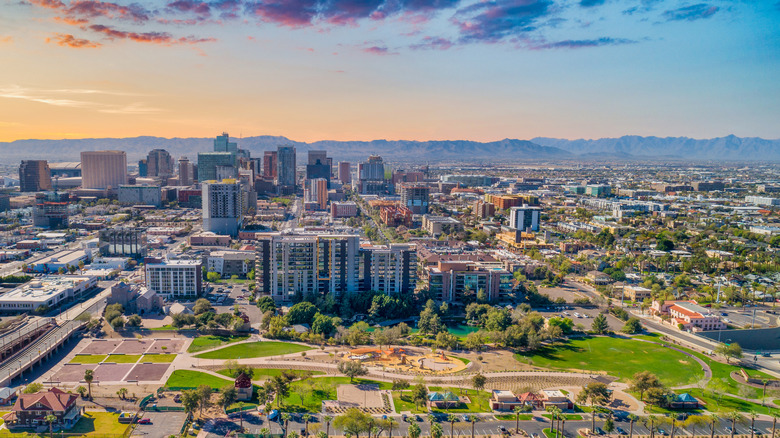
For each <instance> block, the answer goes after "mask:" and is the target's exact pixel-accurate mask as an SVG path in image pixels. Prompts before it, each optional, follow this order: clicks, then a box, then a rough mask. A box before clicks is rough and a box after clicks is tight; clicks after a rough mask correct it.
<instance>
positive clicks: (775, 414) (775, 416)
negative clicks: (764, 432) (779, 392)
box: [770, 411, 778, 438]
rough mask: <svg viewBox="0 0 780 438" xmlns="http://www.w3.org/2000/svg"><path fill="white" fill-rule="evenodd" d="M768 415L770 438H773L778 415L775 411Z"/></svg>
mask: <svg viewBox="0 0 780 438" xmlns="http://www.w3.org/2000/svg"><path fill="white" fill-rule="evenodd" d="M770 415H772V436H771V437H770V438H775V428H776V427H777V417H778V414H777V413H776V412H775V411H772V413H771V414H770Z"/></svg>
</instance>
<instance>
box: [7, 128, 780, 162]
mask: <svg viewBox="0 0 780 438" xmlns="http://www.w3.org/2000/svg"><path fill="white" fill-rule="evenodd" d="M234 141H237V142H238V145H239V147H240V148H242V149H248V150H249V151H251V153H252V156H254V157H258V156H262V153H263V151H266V150H273V149H276V146H279V145H292V146H295V147H296V149H297V152H298V157H299V158H298V161H299V162H303V161H304V160H305V158H304V157H305V154H306V152H307V151H309V150H316V149H324V150H327V151H328V155H329V156H331V157H333V159H334V161H340V160H346V161H358V160H365V159H366V157H367V156H368V155H372V154H378V155H381V156H383V158H385V160H387V161H391V162H418V163H419V162H421V161H429V162H436V161H464V160H468V161H473V160H476V161H478V162H485V163H488V162H521V161H535V160H598V159H605V158H608V159H616V160H626V161H632V160H697V161H703V160H727V161H780V140H765V139H762V138H756V137H736V136H733V135H730V136H727V137H720V138H713V139H704V140H697V139H692V138H687V137H666V138H661V137H640V136H623V137H620V138H602V139H598V140H584V139H580V140H565V139H556V138H546V137H537V138H534V139H531V140H530V141H528V140H516V139H504V140H500V141H494V142H476V141H467V140H445V141H410V140H373V141H331V140H323V141H317V142H312V143H305V142H298V141H294V140H290V139H288V138H286V137H274V136H257V137H246V138H242V139H236V140H234ZM212 145H213V139H211V138H162V137H131V138H90V139H65V140H17V141H13V142H5V143H3V142H0V162H1V163H3V164H16V163H18V162H19V161H20V160H23V159H46V160H49V161H79V159H80V158H79V153H80V152H81V151H85V150H123V151H125V152H127V156H128V162H129V163H132V162H134V161H137V160H139V159H141V158H143V157H145V156H146V154H147V153H148V152H149V151H150V150H152V149H156V148H161V149H166V150H167V151H168V152H170V153H171V155H173V156H174V157H176V158H178V157H180V156H187V157H189V158H190V160H192V161H195V160H196V157H197V153H198V152H206V151H210V150H212Z"/></svg>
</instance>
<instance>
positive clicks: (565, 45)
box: [532, 37, 636, 49]
mask: <svg viewBox="0 0 780 438" xmlns="http://www.w3.org/2000/svg"><path fill="white" fill-rule="evenodd" d="M623 44H636V41H634V40H629V39H624V38H608V37H602V38H597V39H593V40H563V41H556V42H554V43H545V44H540V45H537V46H533V47H532V48H534V49H582V48H588V47H600V46H620V45H623Z"/></svg>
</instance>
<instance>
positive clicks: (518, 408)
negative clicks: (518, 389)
mask: <svg viewBox="0 0 780 438" xmlns="http://www.w3.org/2000/svg"><path fill="white" fill-rule="evenodd" d="M512 410H513V411H515V433H518V434H519V433H520V414H521V413H522V412H525V411H524V410H523V408H522V406H515V408H514V409H512Z"/></svg>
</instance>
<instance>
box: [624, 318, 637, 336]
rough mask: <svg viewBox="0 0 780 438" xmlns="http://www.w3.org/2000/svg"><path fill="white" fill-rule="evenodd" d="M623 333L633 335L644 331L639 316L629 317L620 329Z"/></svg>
mask: <svg viewBox="0 0 780 438" xmlns="http://www.w3.org/2000/svg"><path fill="white" fill-rule="evenodd" d="M620 331H621V332H623V333H628V334H630V335H633V334H635V333H640V332H641V331H642V322H641V321H640V320H639V318H637V317H635V316H634V317H631V318H628V321H626V323H625V325H623V328H622V329H621V330H620Z"/></svg>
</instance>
